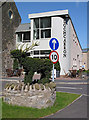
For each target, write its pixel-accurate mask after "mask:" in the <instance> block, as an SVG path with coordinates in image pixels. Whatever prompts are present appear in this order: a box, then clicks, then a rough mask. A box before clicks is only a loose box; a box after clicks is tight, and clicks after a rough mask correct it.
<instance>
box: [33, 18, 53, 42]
mask: <svg viewBox="0 0 89 120" xmlns="http://www.w3.org/2000/svg"><path fill="white" fill-rule="evenodd" d="M50 37H51V17H46V18H36V19H34V24H33V39H34V40H36V39H40V38H50Z"/></svg>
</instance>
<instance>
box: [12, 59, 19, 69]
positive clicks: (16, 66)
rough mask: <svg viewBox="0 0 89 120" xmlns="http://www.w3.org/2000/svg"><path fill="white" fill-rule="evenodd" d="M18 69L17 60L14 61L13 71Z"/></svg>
mask: <svg viewBox="0 0 89 120" xmlns="http://www.w3.org/2000/svg"><path fill="white" fill-rule="evenodd" d="M18 68H19V62H18V59H16V58H15V59H14V62H13V70H16V69H18Z"/></svg>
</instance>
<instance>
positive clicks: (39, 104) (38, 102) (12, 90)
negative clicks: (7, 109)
mask: <svg viewBox="0 0 89 120" xmlns="http://www.w3.org/2000/svg"><path fill="white" fill-rule="evenodd" d="M55 100H56V85H55V83H52V82H50V83H47V84H45V85H43V84H38V83H36V84H34V85H29V84H27V85H26V84H24V83H22V82H20V83H19V84H14V83H12V84H7V85H6V88H5V91H4V101H5V102H7V103H9V104H12V105H18V106H26V107H33V108H39V109H41V108H46V107H49V106H52V105H53V104H54V102H55Z"/></svg>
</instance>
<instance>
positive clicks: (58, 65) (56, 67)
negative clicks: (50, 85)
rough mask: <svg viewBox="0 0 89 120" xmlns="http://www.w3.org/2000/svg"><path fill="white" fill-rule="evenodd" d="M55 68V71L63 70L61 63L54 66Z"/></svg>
mask: <svg viewBox="0 0 89 120" xmlns="http://www.w3.org/2000/svg"><path fill="white" fill-rule="evenodd" d="M54 67H55V69H56V70H57V71H60V70H61V68H60V63H59V62H57V63H56V64H55V65H54Z"/></svg>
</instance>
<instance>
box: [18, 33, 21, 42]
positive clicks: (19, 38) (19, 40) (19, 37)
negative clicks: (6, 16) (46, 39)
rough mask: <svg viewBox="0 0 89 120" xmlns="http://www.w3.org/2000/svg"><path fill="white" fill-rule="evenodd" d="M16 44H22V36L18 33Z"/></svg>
mask: <svg viewBox="0 0 89 120" xmlns="http://www.w3.org/2000/svg"><path fill="white" fill-rule="evenodd" d="M18 42H22V34H21V33H18Z"/></svg>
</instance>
